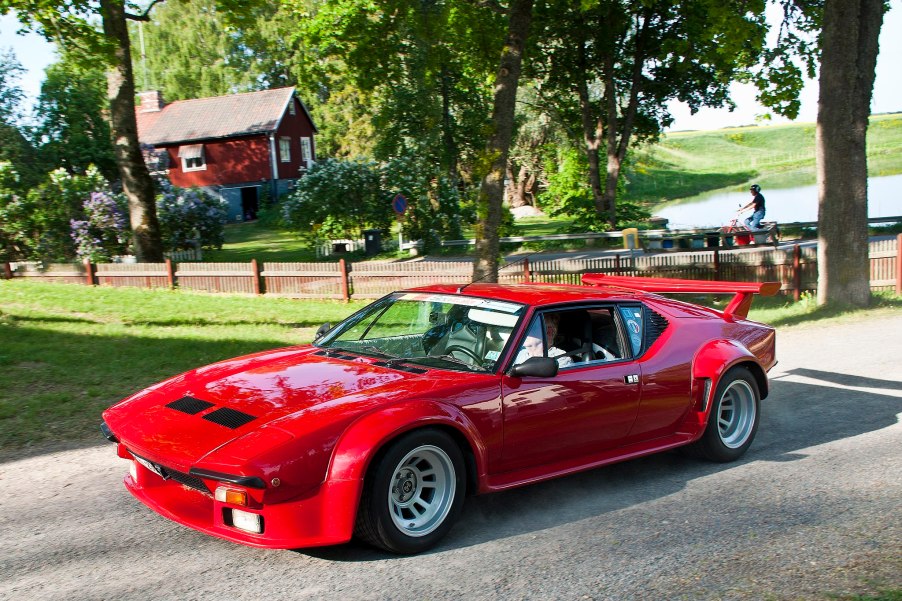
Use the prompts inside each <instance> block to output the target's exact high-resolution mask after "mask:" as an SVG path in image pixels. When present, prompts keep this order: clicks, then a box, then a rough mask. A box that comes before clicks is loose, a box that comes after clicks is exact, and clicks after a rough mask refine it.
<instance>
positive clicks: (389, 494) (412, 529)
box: [355, 429, 467, 554]
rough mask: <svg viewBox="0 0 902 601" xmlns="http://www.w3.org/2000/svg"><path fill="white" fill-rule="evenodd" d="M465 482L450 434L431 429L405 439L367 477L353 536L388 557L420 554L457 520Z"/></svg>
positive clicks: (393, 445)
mask: <svg viewBox="0 0 902 601" xmlns="http://www.w3.org/2000/svg"><path fill="white" fill-rule="evenodd" d="M466 481H467V480H466V467H465V464H464V458H463V454H462V453H461V450H460V447H458V445H457V443H456V442H455V441H454V439H453V438H452V437H451V436H450V435H448V434H447V433H445V432H442V431H440V430H435V429H424V430H416V431H414V432H411V433H409V434H406V435H404V436H402V437H400V438H399V439H397V440H396V441H394V442H393V443H391V444H390V445H389V446H388V447H387V448H386V449H385V451H384V452H382V453H380V455H379V457H377V458H376V460H375V462H374V464H373V465H372V466H371V467H370V469H369V471H368V472H367V476H366V478H365V480H364V490H363V495H362V497H361V499H360V509H359V511H358V512H357V524H356V526H355V534H356V535H357V536H358V537H359V538H361V539H363V540H365V541H366V542H368V543H370V544H372V545H374V546H376V547H379V548H382V549H385V550H386V551H391V552H393V553H402V554H411V553H419V552H421V551H425V550H426V549H429V548H430V547H432V546H434V545H435V544H436V543H438V541H439V540H441V539H442V538H443V537H444V536H445V535H446V534H447V533H448V531H449V530H450V529H451V527H452V526H453V525H454V522H455V521H456V520H457V517H458V516H459V515H460V511H461V508H462V507H463V500H464V495H465V493H466Z"/></svg>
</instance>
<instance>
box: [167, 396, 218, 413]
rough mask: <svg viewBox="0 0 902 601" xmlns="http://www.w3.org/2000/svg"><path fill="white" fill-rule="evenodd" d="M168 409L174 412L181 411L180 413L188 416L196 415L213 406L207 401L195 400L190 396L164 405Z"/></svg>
mask: <svg viewBox="0 0 902 601" xmlns="http://www.w3.org/2000/svg"><path fill="white" fill-rule="evenodd" d="M166 406H167V407H169V408H170V409H175V410H176V411H181V412H182V413H187V414H188V415H197V414H198V413H200V412H201V411H204V410H205V409H209V408H210V407H212V406H213V403H210V402H208V401H202V400H200V399H196V398H194V397H190V396H183V397H182V398H180V399H179V400H177V401H172V402H171V403H169V404H167V405H166Z"/></svg>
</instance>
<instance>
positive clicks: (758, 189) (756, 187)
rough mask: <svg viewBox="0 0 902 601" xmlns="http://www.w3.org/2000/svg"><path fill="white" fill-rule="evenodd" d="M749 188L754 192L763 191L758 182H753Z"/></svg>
mask: <svg viewBox="0 0 902 601" xmlns="http://www.w3.org/2000/svg"><path fill="white" fill-rule="evenodd" d="M749 190H751V191H752V192H754V193H755V194H757V193H758V192H760V191H761V186H759V185H758V184H752V186H751V187H750V188H749Z"/></svg>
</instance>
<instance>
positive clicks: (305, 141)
mask: <svg viewBox="0 0 902 601" xmlns="http://www.w3.org/2000/svg"><path fill="white" fill-rule="evenodd" d="M301 163H303V164H305V165H306V166H307V168H308V169H309V168H310V165H312V164H313V147H312V146H311V144H310V138H301Z"/></svg>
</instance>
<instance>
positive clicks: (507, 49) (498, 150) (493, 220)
mask: <svg viewBox="0 0 902 601" xmlns="http://www.w3.org/2000/svg"><path fill="white" fill-rule="evenodd" d="M532 7H533V0H511V3H510V7H509V8H508V26H507V37H506V39H505V43H504V49H503V50H502V51H501V60H500V64H499V66H498V72H497V74H496V76H495V100H494V104H493V108H492V126H491V130H490V131H491V133H490V136H489V139H488V142H487V144H486V148H485V156H484V158H483V166H482V170H483V171H484V173H483V174H482V178H481V179H482V185H481V187H480V189H479V198H478V200H477V205H476V210H477V219H478V220H477V222H476V260H475V261H474V262H473V280H474V281H487V282H497V281H498V252H499V248H500V247H499V242H498V241H499V236H498V229H499V227H500V226H501V211H502V210H503V206H502V203H503V202H504V175H505V172H506V169H507V157H508V152H509V151H510V145H511V138H512V137H513V133H514V115H515V109H516V100H517V86H518V85H519V83H520V70H521V67H522V64H523V51H524V49H525V47H526V40H527V37H528V35H529V25H530V22H531V21H532Z"/></svg>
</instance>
